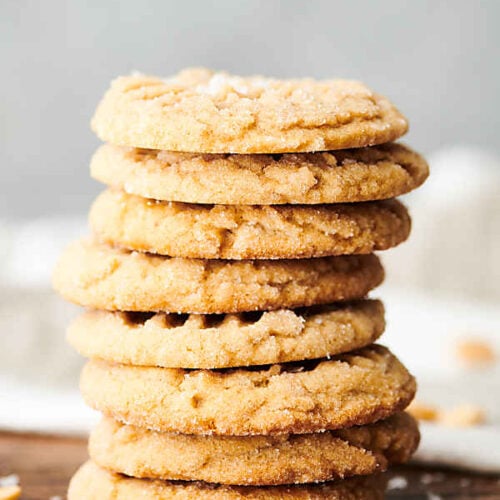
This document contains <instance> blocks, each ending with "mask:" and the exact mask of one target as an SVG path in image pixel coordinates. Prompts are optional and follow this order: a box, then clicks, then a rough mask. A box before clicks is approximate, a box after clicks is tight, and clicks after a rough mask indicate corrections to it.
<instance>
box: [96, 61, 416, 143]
mask: <svg viewBox="0 0 500 500" xmlns="http://www.w3.org/2000/svg"><path fill="white" fill-rule="evenodd" d="M92 129H93V130H94V132H96V134H97V135H98V136H99V138H100V139H102V140H103V141H107V142H110V143H112V144H119V145H126V146H135V147H143V148H153V149H164V150H171V151H191V152H200V153H282V152H306V151H325V150H330V149H345V148H353V147H361V146H369V145H373V144H382V143H385V142H389V141H393V140H395V139H397V138H398V137H400V136H401V135H403V134H404V133H405V132H406V131H407V129H408V123H407V121H406V119H405V118H404V117H403V115H401V113H400V112H399V111H398V110H397V109H396V108H395V107H394V105H393V104H392V103H390V102H389V101H388V100H387V99H386V98H385V97H383V96H381V95H379V94H376V93H374V92H373V91H371V90H370V89H369V88H367V87H366V86H365V85H363V84H362V83H360V82H356V81H349V80H322V81H315V80H311V79H303V80H276V79H272V78H264V77H261V76H255V77H238V76H233V75H229V74H227V73H223V72H219V73H216V72H213V71H210V70H208V69H203V68H193V69H186V70H184V71H182V72H181V73H179V74H177V75H175V76H173V77H171V78H168V79H161V78H157V77H154V76H147V75H140V74H136V75H131V76H122V77H119V78H117V79H116V80H114V81H113V82H112V83H111V86H110V88H109V90H108V91H107V92H106V94H105V95H104V97H103V99H102V100H101V102H100V103H99V106H98V107H97V110H96V112H95V114H94V117H93V119H92Z"/></svg>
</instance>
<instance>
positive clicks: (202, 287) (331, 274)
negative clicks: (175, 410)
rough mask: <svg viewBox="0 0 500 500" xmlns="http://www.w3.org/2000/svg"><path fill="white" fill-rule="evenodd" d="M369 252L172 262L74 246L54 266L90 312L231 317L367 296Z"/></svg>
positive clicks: (58, 280) (378, 272)
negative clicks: (246, 259) (319, 256)
mask: <svg viewBox="0 0 500 500" xmlns="http://www.w3.org/2000/svg"><path fill="white" fill-rule="evenodd" d="M383 276H384V272H383V269H382V266H381V264H380V261H379V260H378V258H377V257H376V256H375V255H373V254H369V255H347V256H338V257H322V258H317V259H295V260H253V261H227V260H202V259H182V258H169V257H162V256H157V255H151V254H144V253H139V252H131V251H127V250H120V249H117V248H113V247H110V246H107V245H105V244H100V243H97V242H95V241H93V240H80V241H77V242H75V243H73V244H71V245H70V246H68V247H67V249H66V250H65V251H64V253H63V255H62V256H61V258H60V259H59V262H58V264H57V265H56V268H55V271H54V275H53V283H54V287H55V288H56V290H58V291H59V292H60V293H61V295H62V296H64V297H65V298H66V299H68V300H70V301H72V302H75V303H77V304H80V305H83V306H86V307H91V308H95V309H106V310H118V311H165V312H182V313H226V312H227V313H229V312H241V311H251V310H271V309H281V308H294V307H301V306H310V305H315V304H326V303H330V302H334V301H338V300H352V299H357V298H362V297H364V296H365V295H366V294H367V293H368V292H369V291H370V290H371V289H372V288H374V287H375V286H377V285H379V284H380V283H381V282H382V280H383Z"/></svg>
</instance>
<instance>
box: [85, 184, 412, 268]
mask: <svg viewBox="0 0 500 500" xmlns="http://www.w3.org/2000/svg"><path fill="white" fill-rule="evenodd" d="M90 225H91V227H92V229H93V231H94V233H95V234H97V236H98V238H99V239H100V240H101V241H105V242H106V243H109V244H112V245H118V246H121V247H124V248H128V249H130V250H139V251H145V252H151V253H155V254H160V255H169V256H171V257H185V258H195V259H296V258H310V257H323V256H330V255H347V254H367V253H372V252H374V251H376V250H385V249H387V248H391V247H394V246H396V245H398V244H399V243H401V242H402V241H404V240H405V239H406V238H407V237H408V235H409V234H410V217H409V215H408V212H407V211H406V209H405V207H404V206H403V205H402V204H401V203H400V202H398V201H396V200H387V201H379V202H371V203H356V204H345V205H320V206H303V205H298V206H289V205H286V206H282V205H276V206H269V205H260V206H248V205H238V206H236V205H190V204H185V203H176V202H162V201H154V200H149V199H145V198H141V197H139V196H132V195H128V194H126V193H124V192H123V191H112V190H108V191H105V192H104V193H102V194H101V195H100V196H99V197H98V198H97V200H96V201H95V203H94V205H93V207H92V209H91V211H90Z"/></svg>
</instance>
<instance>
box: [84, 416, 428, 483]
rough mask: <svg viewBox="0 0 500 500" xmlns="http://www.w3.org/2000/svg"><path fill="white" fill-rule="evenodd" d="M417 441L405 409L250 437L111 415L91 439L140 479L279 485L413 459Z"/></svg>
mask: <svg viewBox="0 0 500 500" xmlns="http://www.w3.org/2000/svg"><path fill="white" fill-rule="evenodd" d="M418 440H419V433H418V428H417V424H416V422H415V420H414V419H413V418H412V417H410V416H409V415H407V414H405V413H398V414H395V415H393V416H392V417H389V418H388V419H386V420H381V421H379V422H377V423H375V424H370V425H366V426H361V427H351V428H350V429H344V430H341V431H327V432H320V433H316V434H292V435H290V434H282V435H278V436H246V437H234V436H193V435H185V434H167V433H161V432H155V431H150V430H147V429H143V428H140V427H134V426H128V425H125V424H122V423H119V422H117V421H115V420H113V419H110V418H105V419H103V420H102V421H101V423H100V424H99V425H98V426H97V427H96V428H95V429H94V430H93V432H92V434H91V436H90V441H89V454H90V457H91V459H92V460H93V461H94V462H95V463H96V464H98V465H99V466H101V467H104V468H105V469H109V470H113V471H116V472H120V473H122V474H126V475H127V476H132V477H137V478H148V479H163V480H184V481H192V480H196V481H207V482H211V483H221V484H233V485H280V484H299V483H313V482H319V481H331V480H334V479H343V478H345V477H350V476H355V475H366V474H372V473H374V472H380V471H383V470H385V469H386V468H387V466H388V464H389V463H392V464H394V463H402V462H406V461H407V460H408V459H409V458H410V456H411V454H412V453H413V452H414V451H415V449H416V447H417V445H418Z"/></svg>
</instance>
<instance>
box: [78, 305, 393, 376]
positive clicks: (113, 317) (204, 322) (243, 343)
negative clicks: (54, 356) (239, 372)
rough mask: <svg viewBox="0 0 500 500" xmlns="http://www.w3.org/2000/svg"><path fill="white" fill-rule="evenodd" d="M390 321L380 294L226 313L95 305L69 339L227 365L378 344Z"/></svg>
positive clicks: (157, 362) (146, 356) (166, 363)
mask: <svg viewBox="0 0 500 500" xmlns="http://www.w3.org/2000/svg"><path fill="white" fill-rule="evenodd" d="M384 327H385V321H384V307H383V305H382V302H380V301H378V300H360V301H357V302H351V303H349V302H348V303H345V304H344V303H336V304H330V305H325V306H316V307H312V308H305V309H297V310H290V309H280V310H278V311H267V312H250V313H240V314H223V315H202V314H190V315H178V314H165V313H130V312H128V313H125V312H107V311H97V310H89V311H86V312H85V313H84V314H82V315H81V316H79V317H78V318H76V320H75V321H74V322H73V323H72V324H71V326H70V327H69V330H68V341H69V343H70V344H71V345H72V346H73V347H74V348H75V349H76V350H77V351H78V352H79V353H80V354H82V355H83V356H85V357H87V358H100V359H103V360H106V361H109V362H116V363H123V364H128V365H136V366H163V367H166V368H227V367H237V366H251V365H266V364H274V363H284V362H288V361H299V360H303V359H315V358H326V357H329V356H333V355H335V354H339V353H342V352H347V351H352V350H354V349H358V348H361V347H364V346H366V345H368V344H371V343H372V342H374V341H375V340H376V339H377V338H378V337H379V336H380V335H381V334H382V332H383V331H384Z"/></svg>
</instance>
